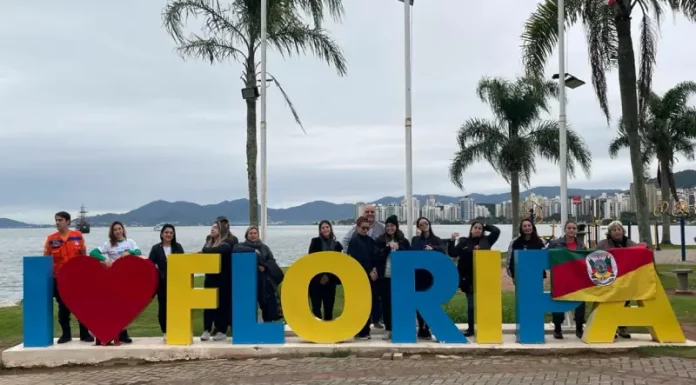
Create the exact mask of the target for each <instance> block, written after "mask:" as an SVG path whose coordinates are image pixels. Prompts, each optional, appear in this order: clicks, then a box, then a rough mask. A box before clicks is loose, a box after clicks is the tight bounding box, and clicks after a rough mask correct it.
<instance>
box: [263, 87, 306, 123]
mask: <svg viewBox="0 0 696 385" xmlns="http://www.w3.org/2000/svg"><path fill="white" fill-rule="evenodd" d="M269 75H270V77H271V80H272V81H273V84H275V85H276V86H277V87H278V90H280V93H281V94H282V95H283V99H285V103H287V105H288V108H290V112H291V113H292V116H293V117H294V118H295V123H297V125H298V126H300V129H302V132H304V134H305V135H307V131H305V128H304V126H303V125H302V121H301V120H300V115H299V114H298V113H297V110H296V109H295V105H293V104H292V100H290V96H288V93H287V92H285V89H284V88H283V86H282V85H280V83H279V82H278V78H276V77H275V76H273V75H272V74H269Z"/></svg>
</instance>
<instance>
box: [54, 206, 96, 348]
mask: <svg viewBox="0 0 696 385" xmlns="http://www.w3.org/2000/svg"><path fill="white" fill-rule="evenodd" d="M55 220H56V229H57V230H58V231H57V232H55V233H53V234H51V235H49V236H48V238H46V243H45V244H44V255H45V256H48V257H53V296H54V297H55V299H56V302H58V324H59V325H60V328H61V330H62V334H61V336H60V338H58V343H59V344H64V343H66V342H69V341H72V332H71V331H70V310H69V309H68V307H67V306H65V303H63V300H62V299H61V298H60V293H59V292H58V281H57V277H58V272H59V271H60V269H61V268H62V267H63V265H65V263H66V262H68V261H69V260H71V259H72V258H75V257H77V256H80V255H87V249H86V247H85V239H84V237H83V236H82V233H81V232H79V231H77V230H70V214H68V213H66V212H65V211H61V212H59V213H56V215H55ZM78 322H79V321H78ZM79 324H80V341H84V342H94V337H92V336H91V335H90V334H89V331H88V330H87V327H85V325H83V324H82V322H79Z"/></svg>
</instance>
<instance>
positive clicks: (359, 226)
mask: <svg viewBox="0 0 696 385" xmlns="http://www.w3.org/2000/svg"><path fill="white" fill-rule="evenodd" d="M369 230H370V222H369V220H368V219H367V218H366V217H360V218H358V220H357V221H356V222H355V234H353V236H352V237H351V238H350V241H349V242H348V251H347V252H346V253H347V254H348V255H350V256H351V257H353V258H354V259H355V260H356V261H357V262H358V263H359V264H360V266H362V268H363V269H364V270H365V274H366V275H367V276H368V279H369V280H370V296H371V297H372V298H373V303H374V297H375V292H376V290H377V289H376V287H375V281H377V268H376V267H375V265H374V262H375V251H376V246H377V245H376V243H375V241H374V239H372V237H370V236H369V235H367V232H368V231H369ZM370 321H371V320H370V317H367V320H366V322H365V326H363V328H362V330H360V332H358V334H357V335H356V336H355V338H356V339H359V340H369V339H371V338H372V337H370V323H371V322H370Z"/></svg>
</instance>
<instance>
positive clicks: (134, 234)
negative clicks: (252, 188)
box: [0, 225, 696, 306]
mask: <svg viewBox="0 0 696 385" xmlns="http://www.w3.org/2000/svg"><path fill="white" fill-rule="evenodd" d="M499 227H500V230H501V236H500V239H499V240H498V242H497V243H496V244H495V245H494V247H493V248H494V249H496V250H507V247H508V244H509V243H510V241H511V239H512V234H513V229H512V226H511V225H500V226H499ZM349 229H350V227H349V226H335V227H334V233H335V234H336V236H337V237H338V238H339V240H340V239H341V238H342V237H343V235H344V234H345V233H346V232H347V231H348V230H349ZM245 230H246V228H245V227H232V232H233V233H234V234H235V235H236V236H237V238H239V239H240V240H242V239H243V238H244V231H245ZM433 230H434V232H435V234H437V235H438V236H440V237H441V238H446V237H449V236H450V234H452V233H453V232H455V231H456V232H459V233H460V234H461V235H462V236H464V235H465V234H468V231H469V226H468V225H434V226H433ZM538 230H539V234H540V235H551V226H550V225H539V226H538ZM54 231H55V230H53V229H5V230H3V229H0V266H2V269H0V306H8V305H11V304H15V303H17V302H18V301H19V300H21V299H22V257H23V256H36V255H41V254H42V253H43V243H44V241H45V239H46V236H47V235H48V234H50V233H52V232H54ZM126 231H127V234H128V237H129V238H132V239H133V240H135V242H136V243H137V244H138V246H139V247H140V249H141V250H142V251H143V253H145V254H147V253H149V251H150V248H151V247H152V245H154V244H156V243H157V242H159V232H158V231H154V230H153V229H152V228H151V227H128V228H127V229H126ZM209 231H210V228H209V227H178V228H177V229H176V235H177V241H178V242H179V243H181V245H182V246H183V247H184V250H185V251H187V252H189V251H190V252H197V251H200V249H201V247H202V245H203V243H204V242H205V237H206V235H208V233H209ZM559 231H560V228H559V227H558V226H557V227H556V235H558V234H559ZM637 232H638V229H637V228H636V227H635V226H634V228H633V232H632V238H633V239H634V240H637V238H638V234H637ZM515 233H517V230H516V229H515ZM107 234H108V229H107V228H92V232H91V233H90V234H85V238H86V242H87V249H88V250H91V249H92V248H94V247H97V246H99V245H101V244H102V243H103V242H104V241H106V240H107V238H108V237H107ZM315 236H317V227H316V226H269V228H268V236H267V237H266V238H267V239H266V243H267V244H268V245H269V247H270V248H271V250H272V251H273V254H274V255H275V258H276V260H277V261H278V264H279V265H280V266H289V265H290V264H292V262H293V261H295V260H296V259H297V258H299V257H301V256H303V255H305V254H306V253H307V249H308V248H309V241H310V239H311V238H312V237H315ZM694 236H696V226H687V227H686V242H687V244H694V243H695V242H694ZM672 237H673V238H672V239H673V242H676V241H678V239H679V226H672Z"/></svg>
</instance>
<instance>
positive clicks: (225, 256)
mask: <svg viewBox="0 0 696 385" xmlns="http://www.w3.org/2000/svg"><path fill="white" fill-rule="evenodd" d="M238 243H239V241H238V240H237V237H235V236H232V237H231V238H229V239H225V240H224V241H222V243H220V244H219V245H218V246H215V247H205V246H203V249H201V252H202V253H204V254H220V274H206V275H205V281H206V282H209V283H216V284H217V285H219V286H217V287H223V288H228V287H231V286H232V250H234V247H235V246H236V245H237V244H238ZM206 287H209V286H206ZM223 290H225V289H223Z"/></svg>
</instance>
